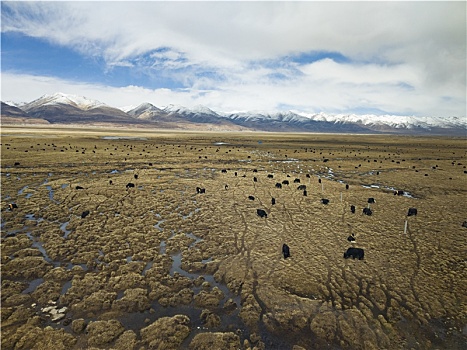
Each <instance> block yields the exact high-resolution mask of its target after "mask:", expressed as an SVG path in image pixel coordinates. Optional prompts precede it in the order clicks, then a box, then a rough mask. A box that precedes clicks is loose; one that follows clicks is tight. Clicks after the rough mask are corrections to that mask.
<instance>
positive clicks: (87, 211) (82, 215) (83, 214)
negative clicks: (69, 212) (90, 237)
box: [81, 210, 89, 219]
mask: <svg viewBox="0 0 467 350" xmlns="http://www.w3.org/2000/svg"><path fill="white" fill-rule="evenodd" d="M88 215H89V210H85V211H83V212H82V213H81V219H84V218H85V217H86V216H88Z"/></svg>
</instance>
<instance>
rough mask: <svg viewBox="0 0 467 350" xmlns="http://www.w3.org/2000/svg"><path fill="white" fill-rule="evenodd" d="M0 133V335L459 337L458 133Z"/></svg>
mask: <svg viewBox="0 0 467 350" xmlns="http://www.w3.org/2000/svg"><path fill="white" fill-rule="evenodd" d="M1 132H2V139H1V152H2V153H1V158H2V164H1V171H2V174H1V175H2V176H1V190H2V193H1V210H2V211H1V214H2V220H1V236H2V240H1V273H2V287H1V288H2V289H1V292H2V293H1V301H2V305H1V328H2V337H1V345H2V349H50V348H51V346H53V348H54V349H185V348H187V349H188V348H189V349H294V350H299V349H465V348H466V339H467V338H466V337H467V297H466V292H465V291H466V289H467V272H466V271H467V269H466V265H467V263H466V262H467V260H466V254H467V253H466V252H467V227H463V226H462V224H463V222H464V221H466V220H467V210H466V199H467V198H466V197H467V173H466V170H467V169H466V165H467V154H466V152H467V147H466V140H465V139H462V138H447V137H443V138H441V137H407V136H393V135H391V136H387V135H324V134H273V133H193V132H167V131H155V130H153V131H143V130H122V129H115V130H103V129H97V128H96V129H92V128H89V129H85V128H80V129H69V128H63V129H60V128H54V129H52V128H49V129H46V128H21V127H18V128H15V127H3V128H2V131H1ZM284 180H288V181H289V184H288V185H287V184H282V182H283V181H284ZM128 183H132V184H134V187H129V186H127V184H128ZM277 183H281V185H282V188H278V187H276V184H277ZM300 185H305V186H306V195H304V192H303V189H302V190H298V189H297V187H298V186H300ZM346 185H348V188H346V187H347V186H346ZM197 187H199V188H203V189H205V193H198V192H199V191H197V190H196V188H197ZM397 190H400V191H404V194H403V195H402V193H401V195H394V191H397ZM249 196H252V198H251V199H249ZM272 198H274V199H275V204H274V205H273V204H272ZM323 198H325V199H329V203H328V204H326V205H325V204H323V203H322V201H321V200H322V199H323ZM368 198H374V199H375V200H376V202H375V203H371V204H369V203H368ZM12 203H14V204H16V206H17V207H16V208H9V204H12ZM351 205H355V207H356V213H354V214H353V213H352V212H351V211H350V206H351ZM366 207H370V209H371V210H372V215H371V216H368V215H363V214H362V210H363V208H366ZM411 207H415V208H417V211H418V213H417V215H415V216H410V217H408V216H407V211H408V209H409V208H411ZM257 209H263V210H265V211H266V213H267V217H263V218H262V217H260V216H258V215H257ZM404 231H405V233H404ZM352 234H354V236H355V239H356V241H355V242H354V243H350V242H349V241H348V240H347V238H348V236H350V235H352ZM283 243H286V244H287V245H288V246H289V247H290V252H291V257H290V258H288V259H284V258H283V257H282V255H281V249H282V244H283ZM351 246H353V247H358V248H363V249H364V252H365V257H364V259H363V260H358V259H356V260H353V259H344V258H343V253H344V252H345V251H346V250H347V248H349V247H351Z"/></svg>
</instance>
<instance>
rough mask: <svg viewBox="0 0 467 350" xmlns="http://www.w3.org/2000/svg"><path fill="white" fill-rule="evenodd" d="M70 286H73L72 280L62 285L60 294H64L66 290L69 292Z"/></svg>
mask: <svg viewBox="0 0 467 350" xmlns="http://www.w3.org/2000/svg"><path fill="white" fill-rule="evenodd" d="M70 287H71V280H70V281H66V282H65V284H64V285H63V286H62V290H61V292H60V294H61V295H63V294H65V293H66V292H68V289H70Z"/></svg>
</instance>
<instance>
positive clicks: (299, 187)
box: [297, 185, 306, 191]
mask: <svg viewBox="0 0 467 350" xmlns="http://www.w3.org/2000/svg"><path fill="white" fill-rule="evenodd" d="M297 190H299V191H304V190H306V185H300V186H298V187H297Z"/></svg>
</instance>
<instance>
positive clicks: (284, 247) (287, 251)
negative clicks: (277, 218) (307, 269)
mask: <svg viewBox="0 0 467 350" xmlns="http://www.w3.org/2000/svg"><path fill="white" fill-rule="evenodd" d="M282 254H283V255H284V259H287V258H288V257H290V248H289V246H288V245H287V244H285V243H284V244H283V245H282Z"/></svg>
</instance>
